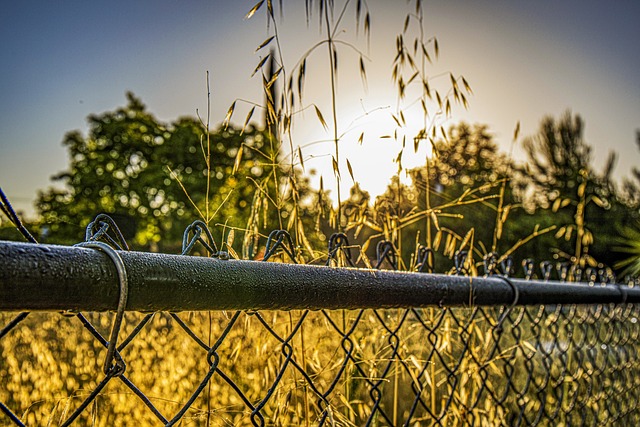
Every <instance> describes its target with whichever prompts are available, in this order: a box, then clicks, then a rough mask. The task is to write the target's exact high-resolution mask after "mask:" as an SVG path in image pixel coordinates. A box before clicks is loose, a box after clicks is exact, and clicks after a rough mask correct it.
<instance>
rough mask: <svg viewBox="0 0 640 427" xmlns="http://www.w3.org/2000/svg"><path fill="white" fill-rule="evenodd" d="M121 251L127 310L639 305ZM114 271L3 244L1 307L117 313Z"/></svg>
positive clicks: (79, 254)
mask: <svg viewBox="0 0 640 427" xmlns="http://www.w3.org/2000/svg"><path fill="white" fill-rule="evenodd" d="M113 252H114V253H116V251H113ZM117 254H118V255H119V257H120V258H121V260H122V266H123V268H124V270H125V271H126V281H127V285H128V286H127V287H128V289H127V291H126V294H127V295H126V298H127V299H126V310H130V311H186V310H233V309H244V310H258V309H285V310H288V309H357V308H390V307H427V306H441V307H442V306H474V305H480V306H485V305H534V304H598V303H603V304H604V303H627V302H628V303H638V302H640V288H638V287H629V286H627V285H618V284H600V283H597V284H593V283H591V284H588V283H567V282H557V281H536V280H521V279H513V278H509V279H507V278H504V277H501V276H490V277H465V276H448V275H441V274H426V273H406V272H395V271H383V270H367V269H354V268H334V267H321V266H313V265H293V264H281V263H273V262H267V263H265V262H256V261H239V260H233V259H221V258H204V257H191V256H183V255H166V254H156V253H145V252H128V251H117ZM110 258H111V259H110ZM118 274H119V273H118V268H117V263H116V262H115V261H114V259H113V256H111V257H110V256H109V254H106V253H104V252H101V251H98V250H95V249H94V248H83V247H68V246H55V245H34V244H29V243H14V242H4V241H0V310H1V311H22V310H28V311H37V310H42V311H51V310H69V311H105V310H114V309H116V307H117V306H118V302H119V299H120V297H121V293H122V292H121V286H119V283H120V285H121V282H122V278H120V279H119V277H118Z"/></svg>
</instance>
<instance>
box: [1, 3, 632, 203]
mask: <svg viewBox="0 0 640 427" xmlns="http://www.w3.org/2000/svg"><path fill="white" fill-rule="evenodd" d="M284 3H285V13H284V17H283V19H282V21H281V22H280V24H279V29H280V31H281V32H282V36H283V41H284V43H283V53H284V57H285V58H284V59H285V61H286V63H287V64H288V65H289V66H292V65H294V64H295V63H296V61H297V59H298V58H299V57H300V55H301V54H302V53H303V52H304V51H305V50H306V49H308V48H309V47H310V46H311V45H313V43H315V42H316V41H317V40H319V39H320V38H321V37H320V35H319V34H318V30H317V27H314V26H313V25H312V26H311V28H307V27H306V25H305V22H304V8H303V6H301V5H302V4H303V2H287V1H285V2H284ZM253 4H254V0H251V1H236V2H232V1H184V2H176V1H169V0H159V1H150V0H138V1H110V2H103V1H90V2H87V1H65V2H50V1H21V2H10V3H7V4H5V5H3V9H2V12H1V13H0V54H1V56H2V58H3V61H2V66H1V67H0V93H2V96H1V97H0V186H2V188H3V189H4V190H5V192H6V193H7V194H8V195H9V196H10V198H11V199H12V200H13V202H14V204H15V206H16V207H17V208H18V209H21V210H24V211H27V212H30V211H32V209H31V207H30V205H31V203H32V201H33V199H34V198H35V195H36V191H37V190H38V189H44V188H46V187H47V186H49V185H51V181H50V177H51V176H52V175H55V174H56V173H58V172H60V171H62V170H64V169H65V168H66V165H67V158H66V153H65V150H64V147H62V145H61V141H62V140H63V138H64V134H65V133H66V132H68V131H71V130H74V129H80V130H85V123H86V122H85V120H86V117H87V116H88V115H89V114H94V113H100V112H103V111H107V110H112V109H114V108H117V107H118V106H121V105H123V104H124V102H125V97H124V94H125V92H126V91H128V90H131V91H133V92H134V93H136V94H137V95H138V96H140V97H141V98H142V100H143V101H144V102H145V103H146V104H147V106H148V108H149V110H150V111H151V112H152V113H154V114H155V115H156V116H157V117H158V118H159V119H161V120H166V121H171V120H174V119H176V118H177V117H179V116H184V115H195V111H196V109H199V110H200V111H205V110H206V85H205V74H206V72H207V71H209V72H210V75H211V78H210V80H211V87H212V104H213V109H212V114H211V117H212V122H214V123H219V122H220V121H222V119H223V118H224V115H225V112H226V110H227V109H228V107H229V105H230V104H231V103H232V102H233V100H234V99H237V98H241V99H246V100H252V101H256V102H260V101H261V88H260V81H259V80H258V79H256V78H253V79H251V78H250V75H251V72H252V71H253V68H254V67H255V64H256V63H257V62H258V61H259V55H260V53H255V48H256V47H257V45H259V44H260V43H261V42H262V40H264V39H265V38H266V37H267V36H268V35H269V33H268V31H269V30H268V29H267V27H266V25H265V20H264V18H263V16H257V17H254V18H252V19H250V20H245V19H244V16H245V14H246V12H247V11H248V10H249V9H250V8H251V6H253ZM368 4H369V8H370V11H371V16H372V39H371V49H370V50H369V51H368V58H369V60H368V61H367V68H368V84H367V89H366V90H365V89H364V88H363V87H362V85H361V84H360V83H359V81H352V80H357V79H356V78H355V77H354V74H350V73H349V72H346V73H344V74H341V75H340V76H339V87H338V95H339V99H340V102H339V111H340V112H341V114H340V118H341V123H340V127H341V129H342V130H346V128H348V127H349V125H350V124H352V123H353V122H354V121H355V124H354V125H353V126H352V127H353V129H354V130H353V135H354V136H349V135H347V136H346V137H345V140H344V155H345V157H349V158H350V159H351V163H352V165H353V169H354V175H355V177H356V180H357V181H359V182H360V183H361V185H362V186H363V187H364V188H365V189H367V190H369V191H371V192H372V193H373V194H378V193H380V192H382V191H383V190H384V185H385V183H386V182H388V178H389V177H390V176H391V174H392V173H393V172H394V170H395V166H394V165H393V162H392V160H391V159H392V158H393V157H395V155H396V154H397V151H398V149H399V148H398V147H397V146H394V145H393V144H392V142H390V141H389V140H381V139H379V138H378V137H379V136H380V135H381V134H383V133H386V132H385V129H384V126H382V124H383V123H388V121H389V117H388V116H389V113H390V111H391V110H392V109H393V107H394V106H395V105H396V99H395V89H394V88H393V85H392V84H391V79H390V75H391V61H392V59H393V54H394V50H393V49H394V44H395V36H396V34H397V33H398V32H400V31H401V29H402V24H403V21H404V16H405V14H406V11H407V10H408V7H406V3H405V2H401V1H398V2H385V1H381V0H379V1H370V2H369V3H368ZM425 10H426V14H427V21H426V23H427V25H426V29H427V32H428V33H429V34H430V35H435V36H437V37H438V40H439V42H440V49H441V55H440V60H439V61H438V63H437V64H436V65H435V66H434V68H433V73H434V75H436V74H438V73H439V72H447V71H452V72H453V73H454V74H456V75H458V74H463V75H464V76H465V77H466V79H467V80H468V81H469V83H470V84H471V86H472V88H473V90H474V96H473V97H471V99H470V108H469V111H466V112H465V111H459V109H458V110H455V111H454V114H453V117H452V118H451V120H450V121H449V122H448V123H447V124H452V123H454V122H456V121H457V120H462V119H464V120H467V121H470V122H480V123H485V124H487V125H489V129H490V130H491V131H492V132H493V133H494V134H495V136H496V140H497V141H498V142H499V143H500V144H501V146H502V147H503V149H504V150H505V151H509V149H510V142H511V135H512V132H513V129H514V127H515V125H516V123H517V122H518V121H520V122H521V127H522V131H521V134H522V135H523V136H526V135H531V134H533V133H534V132H535V131H536V129H537V127H538V123H539V121H540V119H541V118H542V117H543V116H544V115H548V114H550V115H554V116H556V117H558V116H559V115H560V114H562V113H563V112H564V111H565V110H567V109H570V110H571V111H573V112H574V113H577V114H580V115H581V116H582V117H583V118H584V119H585V122H586V132H585V136H586V141H587V142H588V143H589V144H591V145H592V146H593V147H594V157H595V164H596V166H597V167H601V166H602V164H603V163H604V159H605V158H606V156H607V154H608V152H609V151H610V150H615V151H617V152H618V153H619V154H620V160H619V162H618V166H617V173H618V175H619V176H625V175H629V171H630V169H631V167H633V166H636V165H639V164H640V151H639V150H638V149H637V147H636V146H635V131H636V129H640V80H639V79H638V76H639V75H640V72H639V70H640V43H639V42H640V26H639V25H638V21H639V18H640V2H637V1H633V0H619V1H614V2H611V1H596V0H584V1H578V0H570V1H562V2H557V1H550V0H544V1H535V2H531V1H520V0H516V1H501V0H497V1H488V0H478V1H474V2H463V1H456V0H451V1H447V2H445V1H433V2H427V4H426V9H425ZM344 27H345V31H344V37H347V38H349V40H355V43H357V44H358V45H359V46H362V49H364V50H366V49H367V48H366V43H363V40H362V38H360V39H358V38H356V37H355V35H354V34H353V31H354V29H353V25H352V22H351V21H350V20H346V21H345V26H344ZM350 60H353V61H355V59H353V58H351V59H350V58H349V56H348V55H346V60H345V62H343V63H344V64H345V66H344V67H345V69H348V68H349V67H351V68H353V69H355V70H357V65H353V64H355V62H354V63H353V64H350V63H349V61H350ZM311 61H313V62H311ZM323 65H324V61H323V59H322V56H321V55H319V56H318V57H317V58H316V57H315V56H314V57H312V58H311V60H310V68H311V69H312V70H314V72H315V70H318V71H317V75H314V74H310V76H309V79H310V80H309V81H308V85H307V87H308V90H307V102H308V103H315V104H317V105H318V106H319V107H320V108H322V109H326V108H328V107H327V99H326V92H327V91H326V87H327V86H326V84H327V82H326V73H323V72H322V67H323ZM355 74H357V73H355ZM243 108H248V107H246V106H243V104H239V110H240V111H239V112H238V117H239V118H240V121H241V120H242V117H244V114H243V112H242V109H243ZM363 112H367V113H369V114H367V115H366V117H364V118H363V117H362V116H363ZM356 117H360V119H356ZM362 130H365V131H366V132H367V135H368V140H367V141H366V143H365V144H363V147H360V146H358V145H357V144H355V143H354V139H357V136H358V135H359V133H360V131H362ZM297 132H298V133H297V137H296V138H297V139H296V142H297V143H299V144H301V145H303V146H305V147H307V146H308V147H307V148H305V151H304V153H305V156H308V157H307V161H306V162H305V164H306V165H307V167H308V168H310V167H311V168H315V169H317V170H318V176H319V175H324V177H325V178H324V183H325V186H326V187H329V188H331V185H330V184H328V183H330V182H331V176H332V174H331V172H330V167H329V166H328V165H329V164H330V163H329V162H330V160H329V159H330V157H329V155H328V154H329V153H330V152H331V150H332V147H331V145H330V144H328V143H323V142H318V141H323V140H325V139H327V138H328V135H326V134H324V133H323V132H324V131H323V130H322V128H321V127H320V126H319V125H318V124H317V122H316V119H315V115H313V114H303V115H301V119H300V121H299V125H298V127H297ZM315 142H317V143H315ZM314 143H315V144H314ZM309 144H311V145H310V146H309ZM514 153H515V155H516V156H520V155H521V151H520V148H519V145H516V147H515V148H514ZM422 161H424V153H420V154H419V155H418V156H414V157H413V158H412V157H411V156H408V155H407V157H406V160H405V164H406V165H417V164H420V163H421V162H422ZM342 185H343V186H344V187H345V190H346V189H348V187H349V186H350V185H351V181H350V178H349V179H346V178H345V177H343V184H342Z"/></svg>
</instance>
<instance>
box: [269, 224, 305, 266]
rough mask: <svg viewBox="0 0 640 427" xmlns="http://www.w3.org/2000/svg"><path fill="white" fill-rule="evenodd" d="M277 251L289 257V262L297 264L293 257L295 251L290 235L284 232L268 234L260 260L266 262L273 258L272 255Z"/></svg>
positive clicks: (277, 231)
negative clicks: (279, 250)
mask: <svg viewBox="0 0 640 427" xmlns="http://www.w3.org/2000/svg"><path fill="white" fill-rule="evenodd" d="M274 240H275V241H274ZM278 249H281V250H282V251H284V252H285V253H286V254H287V255H288V256H289V258H291V261H293V262H294V263H296V264H297V261H296V256H295V252H296V251H295V248H294V246H293V240H291V235H290V234H289V232H288V231H286V230H273V231H272V232H271V233H269V237H267V244H266V247H265V252H264V257H263V259H262V260H263V261H267V260H268V259H269V258H271V257H272V256H273V254H275V252H276V251H277V250H278Z"/></svg>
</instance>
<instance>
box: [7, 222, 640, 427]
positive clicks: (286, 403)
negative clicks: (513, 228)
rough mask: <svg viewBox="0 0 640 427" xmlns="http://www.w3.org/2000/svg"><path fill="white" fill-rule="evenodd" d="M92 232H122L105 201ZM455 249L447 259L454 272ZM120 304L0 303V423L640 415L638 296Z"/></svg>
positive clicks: (336, 241)
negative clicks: (65, 308)
mask: <svg viewBox="0 0 640 427" xmlns="http://www.w3.org/2000/svg"><path fill="white" fill-rule="evenodd" d="M86 240H87V242H90V244H89V245H88V246H90V247H93V248H95V249H98V250H103V251H107V252H108V251H109V249H107V248H105V246H106V247H108V248H116V249H126V248H127V247H126V242H124V239H122V236H121V235H120V234H119V233H118V232H117V227H116V226H115V224H113V222H112V221H110V219H109V218H108V217H106V216H100V217H98V218H96V220H95V221H94V222H93V223H92V224H91V225H90V226H89V228H88V232H87V239H86ZM98 241H102V242H106V244H105V243H102V246H101V245H99V244H98ZM91 243H92V244H91ZM85 245H87V244H86V243H85ZM196 246H199V247H201V248H202V247H204V250H205V251H206V252H208V253H209V255H210V256H216V257H228V256H229V255H228V254H227V253H225V252H222V251H219V250H218V248H217V247H216V245H215V242H214V241H213V239H212V238H211V234H210V233H209V231H208V229H207V227H206V225H205V224H204V223H201V222H195V223H194V224H192V226H190V227H189V228H188V229H187V230H186V232H185V238H184V241H183V255H188V254H190V253H191V252H192V251H193V249H194V247H196ZM113 252H114V253H115V251H113ZM328 254H329V256H328V258H327V260H326V264H327V265H335V264H340V265H350V264H352V263H353V261H352V258H351V254H350V251H349V246H348V242H347V240H346V237H345V236H344V235H334V236H332V238H331V239H330V240H329V249H328ZM431 255H432V254H430V253H429V251H428V250H422V251H421V252H420V257H419V262H418V263H417V264H418V267H417V268H418V270H419V271H423V272H430V271H431V270H432V268H433V264H432V258H431ZM462 256H464V255H463V254H461V257H462ZM275 259H277V260H278V261H279V262H283V261H288V262H295V248H293V245H292V244H291V239H290V237H289V235H288V234H287V233H286V232H284V231H281V230H277V231H274V232H273V233H271V235H270V236H269V239H268V240H267V244H266V248H265V251H264V261H274V260H275ZM461 259H462V258H460V259H457V260H456V268H454V271H455V272H457V273H460V274H462V273H464V271H463V263H462V262H461ZM114 262H115V261H114ZM374 265H375V266H376V267H377V268H396V266H397V262H396V254H395V250H394V248H393V245H391V244H390V243H388V242H382V243H381V244H380V245H379V246H378V259H377V262H376V263H375V264H374ZM485 267H486V268H487V272H489V273H493V272H494V271H495V270H498V269H499V270H500V271H501V274H503V275H509V274H514V271H513V270H514V268H513V266H512V265H508V263H507V264H504V265H502V266H501V268H498V267H499V266H497V265H495V263H494V262H493V261H492V259H491V258H490V257H489V258H488V259H487V261H486V263H485ZM524 267H525V268H524V270H523V272H522V275H523V276H524V277H525V278H531V277H532V276H533V274H534V271H533V270H534V267H533V264H532V263H527V264H525V266H524ZM552 267H553V266H552V265H551V264H543V265H542V267H541V270H540V271H539V272H537V273H538V275H539V276H540V277H543V278H549V277H550V275H551V274H552V270H553V268H552ZM556 270H557V277H558V279H559V280H579V279H580V278H582V277H591V276H596V275H600V276H602V277H601V280H603V281H604V280H611V278H610V277H607V275H606V273H605V272H597V271H588V272H582V271H576V270H570V269H569V268H568V267H566V266H562V265H560V266H558V267H557V269H556ZM416 274H419V273H416ZM121 281H122V280H121ZM121 285H122V283H121ZM390 286H392V284H390ZM120 308H121V309H120ZM120 308H119V309H118V310H117V311H116V313H115V314H114V313H68V312H64V313H41V312H37V313H36V312H34V313H27V312H24V313H19V314H16V313H0V321H1V323H0V325H1V326H2V329H1V330H0V379H1V381H0V409H1V410H2V411H1V412H0V413H1V414H2V416H1V417H0V421H1V423H2V424H3V425H4V424H8V425H19V426H22V425H70V424H74V423H75V424H77V425H95V426H118V425H132V424H136V425H184V426H187V425H207V426H209V425H211V426H229V425H254V426H266V425H282V426H285V425H287V426H288V425H305V426H306V425H331V426H333V425H336V426H361V425H367V426H386V425H393V426H400V425H403V426H445V425H446V426H452V425H453V426H455V425H483V426H484V425H491V426H493V425H508V426H513V425H522V426H525V425H527V426H528V425H640V410H639V409H638V402H639V398H640V361H639V359H638V347H639V334H640V328H639V327H638V317H639V314H640V313H639V312H638V311H639V307H638V305H634V304H618V305H613V304H602V305H545V306H528V307H522V306H511V307H482V306H475V307H469V308H450V307H432V308H406V309H365V310H332V311H329V310H319V311H308V310H302V311H301V310H292V311H259V312H258V311H248V310H244V311H236V312H224V311H211V312H188V313H168V312H157V313H137V312H125V311H124V305H123V306H122V307H120Z"/></svg>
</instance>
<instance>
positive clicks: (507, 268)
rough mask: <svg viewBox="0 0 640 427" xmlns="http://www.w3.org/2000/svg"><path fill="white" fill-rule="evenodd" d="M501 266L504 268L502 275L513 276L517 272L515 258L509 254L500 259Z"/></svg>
mask: <svg viewBox="0 0 640 427" xmlns="http://www.w3.org/2000/svg"><path fill="white" fill-rule="evenodd" d="M500 268H502V275H503V276H504V277H509V276H511V275H512V274H513V273H514V272H515V271H514V266H513V258H512V257H510V256H508V257H506V258H504V259H503V260H502V261H500Z"/></svg>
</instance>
